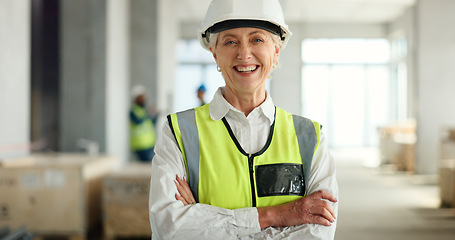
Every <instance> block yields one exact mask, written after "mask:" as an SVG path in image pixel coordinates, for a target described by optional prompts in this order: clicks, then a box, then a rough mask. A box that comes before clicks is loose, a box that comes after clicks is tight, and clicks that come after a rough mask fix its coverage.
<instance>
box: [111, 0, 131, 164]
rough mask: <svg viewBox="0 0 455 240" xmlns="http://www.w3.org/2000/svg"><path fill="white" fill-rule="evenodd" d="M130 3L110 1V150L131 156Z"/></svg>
mask: <svg viewBox="0 0 455 240" xmlns="http://www.w3.org/2000/svg"><path fill="white" fill-rule="evenodd" d="M130 3H131V1H129V0H116V1H108V2H107V43H106V44H107V46H106V47H107V53H106V54H107V57H106V58H107V59H106V152H107V153H109V154H113V155H116V156H119V157H120V159H122V160H123V161H126V160H127V159H128V155H129V129H128V127H129V118H128V116H129V115H128V114H129V99H130V98H129V91H128V90H129V84H130V61H129V60H130V58H129V57H130Z"/></svg>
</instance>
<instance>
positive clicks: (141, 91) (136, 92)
mask: <svg viewBox="0 0 455 240" xmlns="http://www.w3.org/2000/svg"><path fill="white" fill-rule="evenodd" d="M146 94H147V90H146V89H145V87H144V86H142V85H140V84H137V85H134V86H133V88H132V89H131V99H132V100H133V102H134V101H135V100H136V98H137V97H139V96H141V95H146Z"/></svg>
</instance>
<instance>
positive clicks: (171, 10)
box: [131, 0, 179, 131]
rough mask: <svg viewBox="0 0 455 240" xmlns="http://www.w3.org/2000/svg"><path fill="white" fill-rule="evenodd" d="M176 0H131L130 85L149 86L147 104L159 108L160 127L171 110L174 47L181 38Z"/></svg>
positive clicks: (159, 127) (174, 63)
mask: <svg viewBox="0 0 455 240" xmlns="http://www.w3.org/2000/svg"><path fill="white" fill-rule="evenodd" d="M176 4H178V1H176V0H135V1H131V87H132V86H134V85H135V84H141V85H143V86H145V87H146V88H147V93H148V101H147V104H148V105H150V106H151V105H154V106H156V108H157V109H158V110H159V111H160V114H161V115H160V116H161V117H160V119H161V121H159V123H158V126H157V130H158V131H159V130H160V129H161V123H162V120H163V118H164V117H165V115H166V114H167V113H169V112H172V111H173V110H172V99H173V90H172V86H173V83H174V71H175V67H176V65H177V63H176V60H175V46H176V41H177V39H178V37H179V32H178V30H179V22H178V16H177V12H176V11H175V9H177V6H176Z"/></svg>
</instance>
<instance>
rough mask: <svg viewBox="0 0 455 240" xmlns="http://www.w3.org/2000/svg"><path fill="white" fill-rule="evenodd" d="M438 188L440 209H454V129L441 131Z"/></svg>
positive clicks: (448, 128)
mask: <svg viewBox="0 0 455 240" xmlns="http://www.w3.org/2000/svg"><path fill="white" fill-rule="evenodd" d="M440 147H441V149H440V159H441V163H440V166H439V188H440V198H441V207H449V208H455V128H450V127H443V128H442V129H441V145H440Z"/></svg>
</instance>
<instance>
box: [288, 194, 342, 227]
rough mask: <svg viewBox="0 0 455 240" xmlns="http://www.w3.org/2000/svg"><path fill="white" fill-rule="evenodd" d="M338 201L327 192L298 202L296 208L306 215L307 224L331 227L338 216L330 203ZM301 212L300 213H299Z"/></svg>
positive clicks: (311, 195)
mask: <svg viewBox="0 0 455 240" xmlns="http://www.w3.org/2000/svg"><path fill="white" fill-rule="evenodd" d="M336 201H337V199H336V198H335V197H334V196H333V195H332V194H330V193H329V192H327V191H318V192H314V193H312V194H310V195H308V196H306V197H303V198H301V199H299V200H298V202H297V204H296V205H295V207H297V208H299V209H300V213H301V214H302V213H306V217H305V216H304V215H305V214H304V215H302V217H303V218H304V219H305V218H306V219H307V220H306V223H314V224H319V225H324V226H330V225H331V224H332V223H333V222H335V220H336V214H335V211H334V210H333V207H332V206H331V204H330V202H336ZM297 212H299V211H297Z"/></svg>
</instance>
